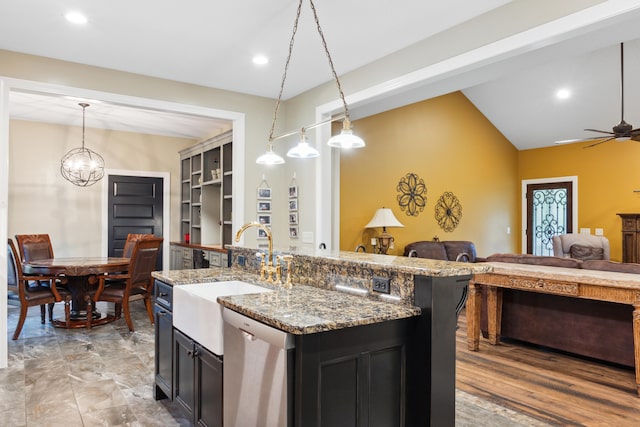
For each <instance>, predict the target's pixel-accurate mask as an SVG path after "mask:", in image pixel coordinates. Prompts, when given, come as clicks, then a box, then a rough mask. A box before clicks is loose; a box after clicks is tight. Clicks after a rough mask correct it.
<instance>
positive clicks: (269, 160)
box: [256, 0, 365, 165]
mask: <svg viewBox="0 0 640 427" xmlns="http://www.w3.org/2000/svg"><path fill="white" fill-rule="evenodd" d="M302 2H303V0H299V2H298V9H297V12H296V19H295V21H294V23H293V33H292V34H291V40H290V41H289V54H288V56H287V60H286V62H285V66H284V73H283V74H282V82H281V83H280V93H279V94H278V100H277V102H276V108H275V111H274V113H273V121H272V123H271V132H270V133H269V145H268V147H267V152H266V153H265V154H263V155H261V156H260V157H258V159H257V160H256V163H258V164H262V165H275V164H282V163H284V159H283V158H282V157H280V156H279V155H277V154H276V153H274V152H273V141H276V140H278V139H282V138H285V137H287V136H291V135H293V134H297V133H298V132H297V131H295V132H288V133H285V134H282V135H279V136H274V135H273V133H274V130H275V127H276V120H277V118H278V109H279V108H280V102H281V100H282V91H283V89H284V82H285V81H286V79H287V71H288V70H289V62H290V61H291V53H292V52H293V44H294V40H295V36H296V32H297V31H298V21H299V20H300V11H301V10H302ZM309 4H310V6H311V10H312V11H313V17H314V19H315V22H316V27H317V29H318V34H319V35H320V39H321V40H322V46H323V48H324V51H325V54H326V55H327V60H328V61H329V66H330V67H331V72H332V74H333V78H334V80H335V82H336V86H337V88H338V93H339V94H340V99H341V100H342V105H343V106H344V111H343V113H342V114H341V115H339V116H337V117H332V118H330V119H328V120H324V121H322V122H319V123H314V124H312V125H309V126H305V127H303V128H302V130H301V131H300V141H299V142H298V144H297V145H296V146H295V147H293V148H292V149H290V150H289V151H288V152H287V156H288V157H295V158H314V157H318V156H319V155H320V153H319V152H318V150H316V149H315V148H314V147H312V146H311V145H310V144H309V140H308V138H307V136H306V133H305V130H308V129H312V128H315V127H318V126H320V125H323V124H327V123H331V122H334V121H337V120H343V124H342V126H343V127H342V131H341V132H340V134H339V135H336V136H333V137H331V139H329V141H328V142H327V144H328V145H329V146H330V147H337V148H360V147H364V146H365V143H364V141H363V140H362V138H360V137H358V136H356V135H354V134H353V129H352V127H351V120H350V118H349V107H348V106H347V101H346V100H345V98H344V93H343V91H342V86H341V85H340V79H339V78H338V74H337V73H336V70H335V67H334V66H333V60H332V59H331V54H330V53H329V48H328V47H327V42H326V40H325V38H324V34H323V33H322V28H321V27H320V21H319V19H318V13H317V12H316V7H315V4H314V3H313V0H309Z"/></svg>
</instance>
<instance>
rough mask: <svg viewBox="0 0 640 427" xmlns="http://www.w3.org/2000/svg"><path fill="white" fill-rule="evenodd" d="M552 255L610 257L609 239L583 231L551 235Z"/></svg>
mask: <svg viewBox="0 0 640 427" xmlns="http://www.w3.org/2000/svg"><path fill="white" fill-rule="evenodd" d="M552 241H553V256H557V257H564V258H575V259H581V260H591V259H602V260H609V259H610V258H611V253H610V252H611V250H610V247H609V239H607V238H606V237H604V236H594V235H592V234H585V233H570V234H561V235H559V236H553V237H552Z"/></svg>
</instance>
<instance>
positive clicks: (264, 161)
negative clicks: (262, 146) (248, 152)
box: [256, 144, 284, 165]
mask: <svg viewBox="0 0 640 427" xmlns="http://www.w3.org/2000/svg"><path fill="white" fill-rule="evenodd" d="M256 163H257V164H259V165H281V164H283V163H284V159H283V158H282V157H280V156H278V155H277V154H276V153H274V152H273V147H272V146H271V144H269V149H268V150H267V152H266V153H264V154H263V155H261V156H260V157H258V158H257V159H256Z"/></svg>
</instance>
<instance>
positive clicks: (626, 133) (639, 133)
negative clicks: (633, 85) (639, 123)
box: [556, 43, 640, 148]
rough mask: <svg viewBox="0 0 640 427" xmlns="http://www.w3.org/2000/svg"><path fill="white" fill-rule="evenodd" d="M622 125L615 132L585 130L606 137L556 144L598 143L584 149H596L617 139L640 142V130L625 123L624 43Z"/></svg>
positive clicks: (621, 74)
mask: <svg viewBox="0 0 640 427" xmlns="http://www.w3.org/2000/svg"><path fill="white" fill-rule="evenodd" d="M620 110H621V114H620V123H618V124H617V125H615V126H614V127H613V129H612V130H613V132H609V131H605V130H598V129H585V131H588V132H598V133H601V134H604V135H601V136H594V137H591V138H580V139H567V140H563V141H556V144H566V143H569V142H585V141H596V142H595V143H593V144H591V145H587V146H586V147H584V148H591V147H595V146H596V145H600V144H602V143H604V142H607V141H611V140H613V139H615V140H616V141H628V140H630V139H632V140H634V141H640V128H637V129H633V126H632V125H631V124H629V123H627V122H625V121H624V43H620Z"/></svg>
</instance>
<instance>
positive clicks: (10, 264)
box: [7, 239, 22, 293]
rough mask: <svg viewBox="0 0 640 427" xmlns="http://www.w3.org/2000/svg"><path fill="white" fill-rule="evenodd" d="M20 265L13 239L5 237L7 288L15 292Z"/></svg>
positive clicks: (16, 290)
mask: <svg viewBox="0 0 640 427" xmlns="http://www.w3.org/2000/svg"><path fill="white" fill-rule="evenodd" d="M21 267H22V266H21V265H20V262H19V260H18V252H17V251H16V246H15V245H14V244H13V240H11V239H7V289H9V290H11V291H13V292H16V293H17V292H18V283H19V282H20V276H21V274H20V273H21V271H22V269H21Z"/></svg>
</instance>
